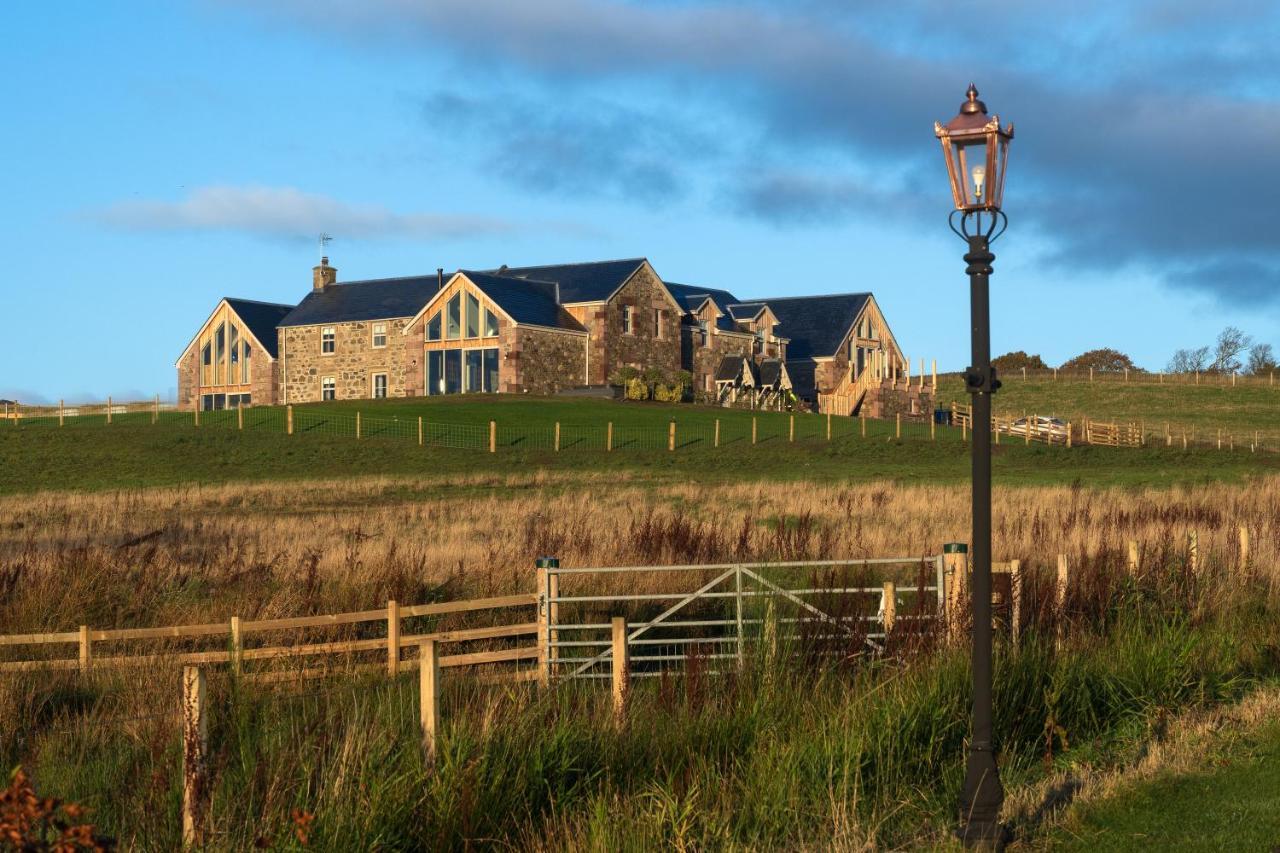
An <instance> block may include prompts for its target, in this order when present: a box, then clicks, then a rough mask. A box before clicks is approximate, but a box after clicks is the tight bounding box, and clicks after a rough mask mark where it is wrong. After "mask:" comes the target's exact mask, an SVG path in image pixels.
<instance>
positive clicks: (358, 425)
mask: <svg viewBox="0 0 1280 853" xmlns="http://www.w3.org/2000/svg"><path fill="white" fill-rule="evenodd" d="M359 440H360V413H359V412H356V441H359Z"/></svg>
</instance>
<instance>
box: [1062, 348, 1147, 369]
mask: <svg viewBox="0 0 1280 853" xmlns="http://www.w3.org/2000/svg"><path fill="white" fill-rule="evenodd" d="M1089 368H1093V369H1094V370H1096V371H1098V372H1099V373H1121V372H1123V371H1124V370H1139V369H1140V368H1139V367H1138V366H1137V365H1136V364H1134V363H1133V359H1131V358H1129V356H1127V355H1125V354H1124V353H1122V352H1120V351H1119V350H1115V349H1111V348H1109V347H1103V348H1102V349H1091V350H1089V351H1088V352H1082V353H1080V355H1078V356H1076V357H1075V358H1073V359H1069V360H1067V361H1064V362H1063V363H1062V369H1063V370H1088V369H1089Z"/></svg>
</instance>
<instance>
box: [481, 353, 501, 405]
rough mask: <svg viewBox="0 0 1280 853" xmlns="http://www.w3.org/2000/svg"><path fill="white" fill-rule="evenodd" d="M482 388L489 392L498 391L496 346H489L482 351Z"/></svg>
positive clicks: (494, 392)
mask: <svg viewBox="0 0 1280 853" xmlns="http://www.w3.org/2000/svg"><path fill="white" fill-rule="evenodd" d="M484 390H485V391H486V392H488V393H490V394H496V393H498V348H497V347H490V348H489V349H487V350H485V351H484Z"/></svg>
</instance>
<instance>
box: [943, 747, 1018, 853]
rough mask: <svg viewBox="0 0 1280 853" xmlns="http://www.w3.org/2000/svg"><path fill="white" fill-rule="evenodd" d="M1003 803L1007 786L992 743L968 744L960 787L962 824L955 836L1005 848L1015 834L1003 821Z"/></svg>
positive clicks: (971, 843) (977, 845)
mask: <svg viewBox="0 0 1280 853" xmlns="http://www.w3.org/2000/svg"><path fill="white" fill-rule="evenodd" d="M1003 804H1004V787H1003V786H1002V785H1001V784H1000V776H999V773H998V772H997V771H996V759H995V756H994V755H993V754H992V752H991V749H990V747H981V746H971V747H969V760H968V764H967V766H966V768H965V774H964V787H963V788H962V789H961V791H960V826H959V827H958V828H957V829H956V837H957V838H959V839H960V841H961V843H963V844H964V846H965V847H969V848H976V849H981V850H1003V849H1004V846H1005V845H1006V844H1008V843H1009V841H1010V840H1012V838H1013V834H1012V833H1011V832H1010V831H1009V828H1008V827H1006V826H1003V825H1001V823H1000V807H1001V806H1002V805H1003Z"/></svg>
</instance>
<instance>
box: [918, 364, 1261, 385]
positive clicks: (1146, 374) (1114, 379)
mask: <svg viewBox="0 0 1280 853" xmlns="http://www.w3.org/2000/svg"><path fill="white" fill-rule="evenodd" d="M939 377H940V378H941V379H949V380H951V381H957V382H963V381H964V374H962V373H944V374H939ZM1020 380H1022V381H1025V380H1033V381H1039V382H1045V381H1048V382H1093V383H1103V384H1124V383H1129V384H1132V385H1171V386H1173V385H1176V386H1181V387H1186V386H1202V387H1205V388H1276V387H1277V386H1276V371H1274V370H1267V371H1265V372H1260V373H1241V372H1240V371H1230V370H1203V371H1194V370H1192V371H1179V372H1176V373H1167V372H1164V371H1159V370H1154V371H1153V370H1140V369H1138V368H1129V369H1124V368H1121V369H1120V370H1095V369H1091V368H1085V369H1083V370H1081V369H1075V368H1072V369H1067V368H1059V367H1046V368H1026V367H1015V368H1003V369H1001V370H1000V381H1001V382H1018V381H1020Z"/></svg>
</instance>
